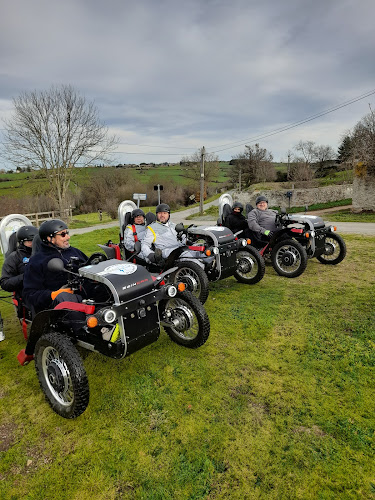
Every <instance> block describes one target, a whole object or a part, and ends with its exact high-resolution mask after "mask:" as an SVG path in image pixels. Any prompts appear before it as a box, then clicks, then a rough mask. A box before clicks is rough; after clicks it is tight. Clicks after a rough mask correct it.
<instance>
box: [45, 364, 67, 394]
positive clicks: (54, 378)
mask: <svg viewBox="0 0 375 500" xmlns="http://www.w3.org/2000/svg"><path fill="white" fill-rule="evenodd" d="M47 378H48V381H49V383H50V384H51V386H52V387H53V389H54V390H55V391H56V392H58V393H63V392H65V391H66V390H67V388H68V373H67V371H66V368H65V367H64V365H63V364H62V363H61V361H60V360H58V359H54V360H53V361H51V363H50V364H49V365H48V368H47Z"/></svg>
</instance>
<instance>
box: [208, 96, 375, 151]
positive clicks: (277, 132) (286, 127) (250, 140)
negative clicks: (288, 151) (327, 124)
mask: <svg viewBox="0 0 375 500" xmlns="http://www.w3.org/2000/svg"><path fill="white" fill-rule="evenodd" d="M373 94H375V89H374V90H371V91H370V92H367V93H366V94H362V95H360V96H358V97H354V98H353V99H351V100H350V101H346V102H344V103H342V104H338V105H337V106H334V107H333V108H330V109H328V110H326V111H322V112H320V113H317V114H315V115H312V116H310V117H308V118H305V119H303V120H300V121H298V122H295V123H292V124H290V125H286V126H285V127H280V128H278V129H276V130H273V131H271V132H267V133H265V134H262V135H259V136H257V137H253V138H249V139H246V140H245V139H243V140H242V141H237V142H233V143H228V144H222V145H219V146H216V147H215V150H214V151H212V153H220V152H221V151H226V150H228V149H233V148H235V147H238V146H243V145H245V144H246V143H247V142H254V141H256V140H259V139H264V138H266V137H270V136H272V135H276V134H280V133H281V132H285V131H286V130H290V129H292V128H295V127H298V126H299V125H303V124H304V123H307V122H310V121H312V120H316V118H319V117H321V116H324V115H328V114H329V113H333V112H334V111H337V110H338V109H341V108H344V107H346V106H349V105H350V104H353V103H355V102H357V101H360V100H362V99H365V98H366V97H369V96H371V95H373ZM223 146H230V147H228V148H224V149H216V148H222V147H223Z"/></svg>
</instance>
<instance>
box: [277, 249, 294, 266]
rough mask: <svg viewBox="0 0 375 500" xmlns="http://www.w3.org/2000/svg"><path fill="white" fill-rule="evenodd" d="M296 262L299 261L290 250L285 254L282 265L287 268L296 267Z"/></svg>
mask: <svg viewBox="0 0 375 500" xmlns="http://www.w3.org/2000/svg"><path fill="white" fill-rule="evenodd" d="M296 261H297V258H296V256H295V255H294V253H293V252H291V251H290V250H287V251H286V252H284V253H283V255H282V257H281V262H282V264H283V265H284V266H287V267H290V266H294V265H295V263H296Z"/></svg>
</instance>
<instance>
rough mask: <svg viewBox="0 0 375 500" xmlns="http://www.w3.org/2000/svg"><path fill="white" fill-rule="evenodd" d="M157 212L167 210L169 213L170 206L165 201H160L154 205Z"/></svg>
mask: <svg viewBox="0 0 375 500" xmlns="http://www.w3.org/2000/svg"><path fill="white" fill-rule="evenodd" d="M159 212H168V213H169V214H170V213H171V208H170V206H169V205H167V204H166V203H160V205H158V206H157V207H156V213H159Z"/></svg>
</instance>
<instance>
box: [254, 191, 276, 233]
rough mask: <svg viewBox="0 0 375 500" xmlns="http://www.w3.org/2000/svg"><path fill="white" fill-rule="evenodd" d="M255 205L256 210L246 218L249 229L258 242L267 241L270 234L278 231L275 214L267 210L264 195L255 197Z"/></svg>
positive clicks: (266, 200)
mask: <svg viewBox="0 0 375 500" xmlns="http://www.w3.org/2000/svg"><path fill="white" fill-rule="evenodd" d="M255 205H256V208H253V210H251V211H250V212H249V214H248V216H247V223H248V226H249V229H250V231H252V232H253V233H254V235H255V237H256V238H258V239H259V240H263V241H269V240H270V239H271V237H272V234H273V233H274V232H275V231H277V230H278V229H279V228H278V226H277V224H276V215H277V212H276V211H275V210H271V209H269V208H268V199H267V197H266V196H264V195H260V196H258V197H257V199H256V200H255Z"/></svg>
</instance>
